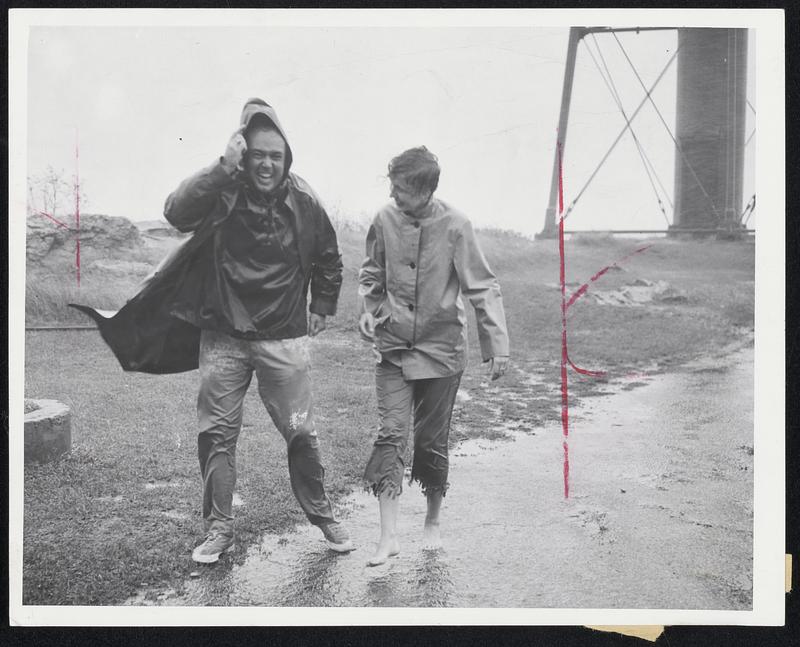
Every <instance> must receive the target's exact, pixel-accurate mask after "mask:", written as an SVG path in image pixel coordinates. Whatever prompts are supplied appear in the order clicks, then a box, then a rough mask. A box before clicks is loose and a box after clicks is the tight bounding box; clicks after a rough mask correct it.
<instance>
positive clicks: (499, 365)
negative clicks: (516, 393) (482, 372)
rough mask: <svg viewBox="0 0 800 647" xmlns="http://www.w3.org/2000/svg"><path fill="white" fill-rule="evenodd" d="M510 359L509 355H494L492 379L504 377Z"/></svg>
mask: <svg viewBox="0 0 800 647" xmlns="http://www.w3.org/2000/svg"><path fill="white" fill-rule="evenodd" d="M508 359H509V358H508V355H498V356H497V357H492V359H491V362H492V366H491V370H492V380H496V379H497V378H498V377H502V376H503V375H504V374H505V372H506V369H507V368H508Z"/></svg>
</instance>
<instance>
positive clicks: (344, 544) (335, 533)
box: [319, 521, 353, 553]
mask: <svg viewBox="0 0 800 647" xmlns="http://www.w3.org/2000/svg"><path fill="white" fill-rule="evenodd" d="M319 529H320V530H321V531H322V534H323V535H325V541H326V542H327V544H328V547H329V548H330V549H331V550H335V551H336V552H337V553H347V552H350V551H351V550H353V542H352V541H350V535H349V533H348V532H347V528H345V527H344V526H343V525H342V524H340V523H339V522H338V521H329V522H328V523H323V524H321V525H320V526H319Z"/></svg>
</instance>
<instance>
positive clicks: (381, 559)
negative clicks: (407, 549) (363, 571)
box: [367, 537, 400, 566]
mask: <svg viewBox="0 0 800 647" xmlns="http://www.w3.org/2000/svg"><path fill="white" fill-rule="evenodd" d="M399 553H400V543H399V542H398V541H397V538H396V537H395V538H393V539H389V540H387V541H385V542H384V541H381V542H380V543H379V544H378V548H377V550H376V551H375V554H374V555H373V556H372V557H370V558H369V560H367V566H379V565H381V564H385V563H386V560H387V559H389V558H390V557H394V556H395V555H398V554H399Z"/></svg>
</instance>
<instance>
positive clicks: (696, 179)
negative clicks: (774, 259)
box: [612, 32, 721, 223]
mask: <svg viewBox="0 0 800 647" xmlns="http://www.w3.org/2000/svg"><path fill="white" fill-rule="evenodd" d="M612 35H613V36H614V39H615V40H616V41H617V45H619V48H620V49H621V50H622V53H623V54H624V55H625V58H626V60H627V61H628V64H629V65H630V66H631V69H632V70H633V73H634V74H635V75H636V78H637V79H638V80H639V84H640V85H641V86H642V87H643V88H644V87H645V85H644V81H642V77H641V76H639V72H638V71H637V69H636V66H635V65H634V64H633V61H631V58H630V56H628V52H627V51H625V48H624V47H623V46H622V43H621V42H620V40H619V38H617V35H616V34H615V33H613V32H612ZM678 49H680V47H678ZM675 51H676V52H677V51H678V50H677V49H676V50H675ZM648 98H649V99H650V103H652V104H653V109H654V110H655V111H656V114H657V115H658V118H659V119H660V120H661V123H662V124H663V125H664V128H666V129H667V132H668V133H669V136H670V137H671V138H672V141H673V142H674V144H675V148H676V149H677V150H678V153H680V156H681V159H683V163H684V164H686V168H688V169H689V172H690V173H691V174H692V177H693V178H694V181H695V182H697V186H699V187H700V190H701V191H702V192H703V195H704V196H705V197H706V199H707V200H708V202H709V204H710V205H711V209H712V210H713V211H714V217H715V218H716V221H717V223H720V222H721V217H720V213H719V210H718V209H717V205H716V204H714V200H712V199H711V196H710V195H709V194H708V191H706V189H705V187H704V186H703V183H702V182H701V181H700V178H699V177H697V173H695V170H694V168H693V167H692V165H691V164H690V163H689V160H688V158H687V157H686V153H685V152H684V151H683V147H682V146H681V145H680V144H679V143H678V140H677V139H676V138H675V135H674V134H673V133H672V129H671V128H670V127H669V125H668V124H667V122H666V120H665V119H664V116H663V115H662V114H661V111H660V110H659V109H658V106H657V105H656V103H655V101H653V99H652V98H651V97H650V96H649V95H648Z"/></svg>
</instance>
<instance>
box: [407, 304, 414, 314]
mask: <svg viewBox="0 0 800 647" xmlns="http://www.w3.org/2000/svg"><path fill="white" fill-rule="evenodd" d="M408 309H409V310H411V311H412V312H413V311H414V304H413V303H409V304H408Z"/></svg>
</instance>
